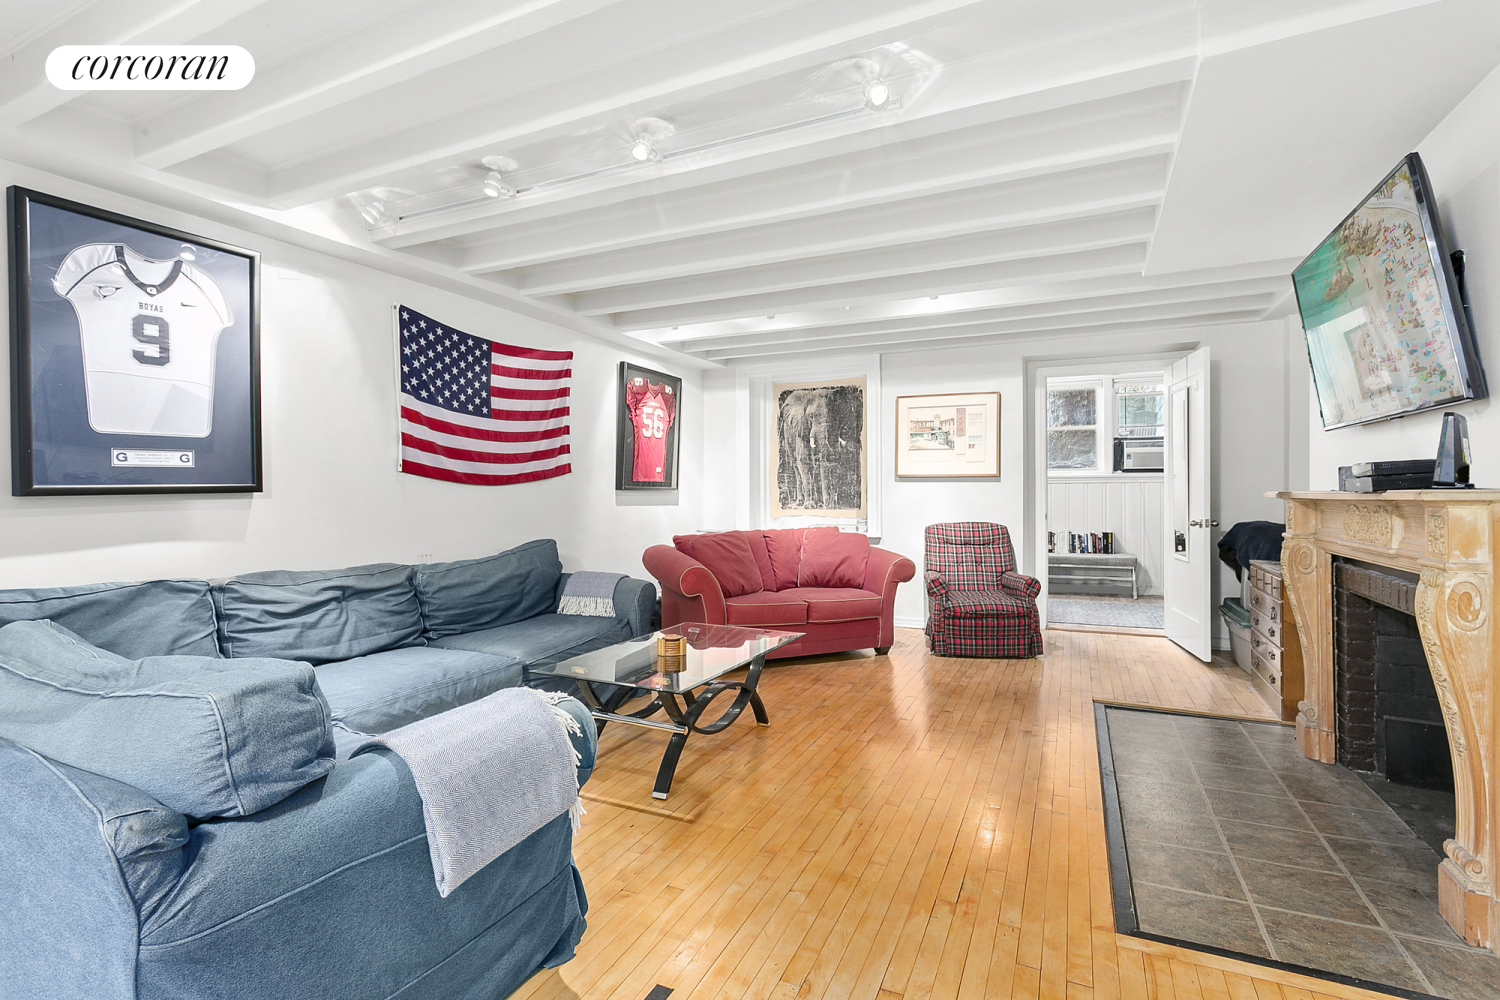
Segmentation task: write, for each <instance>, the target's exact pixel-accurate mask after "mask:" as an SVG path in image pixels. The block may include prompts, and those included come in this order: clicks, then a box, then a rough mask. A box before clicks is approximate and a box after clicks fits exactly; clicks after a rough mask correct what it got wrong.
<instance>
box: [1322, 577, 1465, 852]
mask: <svg viewBox="0 0 1500 1000" xmlns="http://www.w3.org/2000/svg"><path fill="white" fill-rule="evenodd" d="M1333 575H1334V599H1333V618H1334V670H1335V678H1334V684H1335V697H1334V702H1335V709H1336V711H1335V716H1336V720H1335V752H1336V755H1337V759H1338V762H1339V763H1340V764H1343V765H1344V766H1345V767H1348V768H1350V769H1351V770H1353V771H1356V772H1358V773H1359V774H1360V776H1361V777H1362V778H1364V779H1365V781H1366V783H1367V784H1369V785H1370V787H1371V788H1372V789H1373V790H1374V791H1375V792H1376V794H1378V795H1380V797H1381V798H1383V799H1385V800H1386V802H1387V803H1388V804H1390V806H1391V807H1392V808H1393V809H1394V810H1395V811H1396V813H1397V814H1398V815H1400V816H1401V818H1402V819H1403V820H1405V821H1406V823H1407V825H1408V826H1410V827H1411V828H1412V829H1413V830H1414V831H1415V832H1416V833H1417V835H1418V836H1420V837H1421V838H1422V839H1423V840H1424V841H1426V842H1427V843H1428V844H1429V845H1431V846H1432V848H1433V849H1434V850H1435V851H1436V852H1437V853H1438V854H1440V855H1441V854H1442V853H1443V841H1444V840H1446V839H1448V838H1450V837H1452V836H1453V829H1454V818H1453V817H1454V797H1453V763H1452V757H1451V756H1450V754H1449V751H1448V733H1447V729H1446V728H1445V726H1444V724H1443V712H1442V705H1441V703H1440V702H1439V701H1438V696H1437V689H1436V687H1434V685H1433V681H1432V672H1431V671H1430V670H1429V669H1428V667H1427V654H1426V652H1425V651H1424V650H1423V648H1422V638H1421V635H1420V633H1419V632H1418V630H1417V619H1416V616H1415V613H1414V612H1415V609H1416V594H1417V578H1416V576H1414V575H1413V574H1410V573H1403V572H1401V571H1399V570H1393V569H1388V568H1385V567H1375V566H1369V565H1366V564H1363V563H1359V562H1356V561H1354V560H1350V559H1336V560H1335V561H1334V574H1333Z"/></svg>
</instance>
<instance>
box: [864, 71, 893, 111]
mask: <svg viewBox="0 0 1500 1000" xmlns="http://www.w3.org/2000/svg"><path fill="white" fill-rule="evenodd" d="M890 99H891V88H890V87H888V86H886V83H885V81H884V80H881V79H880V78H879V77H876V78H875V79H874V80H871V81H870V82H869V83H867V84H865V106H866V107H869V108H872V109H873V108H883V107H885V105H886V102H887V101H889V100H890Z"/></svg>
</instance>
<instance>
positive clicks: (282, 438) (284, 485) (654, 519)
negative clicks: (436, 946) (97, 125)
mask: <svg viewBox="0 0 1500 1000" xmlns="http://www.w3.org/2000/svg"><path fill="white" fill-rule="evenodd" d="M0 184H22V185H24V186H27V187H32V188H35V189H38V190H41V191H45V192H48V193H51V194H56V195H61V196H63V197H67V198H73V199H75V200H77V201H81V202H84V203H87V204H92V205H97V206H100V207H103V208H108V209H112V210H114V211H118V212H123V213H125V214H127V215H131V216H135V217H137V218H142V219H146V220H148V221H151V222H156V223H160V224H163V225H168V226H173V227H176V228H180V229H185V230H187V231H189V232H194V233H198V234H201V235H203V236H205V237H207V238H211V239H218V240H223V241H226V242H229V243H233V244H237V245H239V246H244V247H248V248H250V249H255V250H259V251H260V252H261V253H262V255H263V257H262V279H263V280H262V292H261V365H262V368H261V384H262V404H263V418H262V419H263V436H264V462H265V485H266V489H265V492H264V493H261V494H255V495H249V494H245V495H224V496H175V497H174V496H161V497H133V496H126V497H11V496H3V497H0V525H3V531H0V587H31V586H51V585H63V584H73V583H86V582H98V581H105V580H118V579H150V578H154V577H164V576H184V577H215V576H226V575H230V574H233V573H238V572H244V571H250V570H257V569H278V568H285V569H314V568H333V567H338V566H346V565H352V564H356V563H361V562H377V561H391V562H413V561H416V560H418V559H419V557H421V556H423V555H427V556H429V557H430V558H431V559H432V560H447V559H460V558H467V557H472V556H478V555H484V554H486V553H490V552H494V551H497V550H498V549H501V548H504V547H507V546H510V545H514V544H517V543H519V542H523V541H526V540H528V539H532V538H540V537H552V538H556V539H557V540H558V543H559V547H560V549H561V551H562V558H563V564H564V566H565V567H566V568H567V569H569V570H574V569H598V570H612V571H616V572H623V573H630V574H632V575H634V576H637V577H643V578H647V579H649V577H647V576H646V574H645V571H644V570H643V569H642V567H641V562H640V557H641V553H642V551H644V549H645V548H646V547H647V546H648V545H651V544H654V543H656V542H659V541H664V540H667V539H669V538H670V537H671V535H672V534H673V533H674V532H681V531H685V530H687V531H691V530H693V529H695V528H697V527H698V525H699V521H700V519H701V472H700V468H699V465H698V462H699V456H700V455H701V454H702V453H703V430H702V428H703V422H702V404H701V395H700V391H699V390H700V386H701V378H700V377H699V375H698V374H697V373H696V372H695V371H693V370H691V369H688V370H673V369H672V368H671V366H670V365H664V364H663V363H662V362H659V361H656V360H655V359H650V358H634V357H632V356H630V355H628V354H626V353H624V352H622V351H621V350H619V349H616V348H614V347H611V346H608V345H605V344H603V343H601V342H599V341H595V340H593V339H591V338H589V337H586V336H584V335H581V334H577V333H573V332H570V331H567V330H563V329H560V328H558V327H556V326H553V325H551V324H548V323H546V322H543V321H541V320H536V319H531V318H528V317H524V316H520V315H517V314H514V313H511V312H508V311H506V310H504V309H501V308H498V307H495V306H493V305H490V304H487V303H483V302H479V301H475V300H473V299H470V298H466V297H464V296H461V295H458V294H454V293H452V292H447V291H439V290H436V289H434V288H431V287H429V286H425V285H423V284H420V283H417V282H414V281H409V280H405V279H401V278H396V277H393V276H391V275H389V274H385V273H382V272H377V271H374V270H371V269H369V268H366V267H362V266H359V265H356V264H351V263H348V262H346V261H341V260H336V259H333V258H330V257H327V256H324V255H322V254H317V253H314V252H311V251H308V250H303V249H299V248H296V247H292V246H287V245H283V244H279V243H276V242H274V241H270V240H267V239H265V238H262V237H257V236H252V235H250V234H248V233H243V232H239V231H236V230H233V229H229V228H226V227H224V226H221V225H215V224H209V223H205V222H203V221H201V220H198V219H194V218H192V217H190V216H186V215H183V214H181V213H179V212H173V211H168V210H165V209H161V208H158V207H153V206H151V205H148V204H144V203H141V202H138V201H134V200H132V199H129V198H123V197H119V196H116V195H112V194H109V193H107V192H103V191H100V190H98V189H94V188H90V187H87V186H84V185H80V184H77V183H73V182H70V181H67V180H64V179H62V178H58V177H53V176H50V175H47V174H42V173H38V172H36V171H33V170H29V169H25V168H22V167H18V166H15V165H12V164H7V163H4V162H3V161H0ZM396 301H400V302H404V303H406V304H409V305H411V306H413V307H415V308H417V309H420V310H421V311H422V312H424V313H427V314H429V315H435V316H439V317H442V318H443V319H444V320H445V321H446V322H448V323H451V324H452V325H453V326H455V327H457V328H459V329H462V330H467V331H469V332H472V333H475V334H479V335H483V336H490V337H494V338H495V339H497V340H502V341H506V342H509V343H516V344H521V345H525V346H531V347H545V348H553V349H564V350H568V349H570V350H573V351H574V352H575V361H574V366H573V402H572V405H573V422H572V448H573V469H574V471H573V473H572V474H571V475H567V476H563V477H560V478H558V479H552V480H547V481H544V482H539V483H528V484H524V485H518V486H502V487H481V486H461V485H457V484H450V483H443V482H438V481H435V480H427V479H420V478H417V477H414V476H407V475H402V474H400V473H398V472H397V471H396V457H397V430H396V396H395V394H396V379H395V372H394V364H395V362H394V349H393V347H392V337H393V333H392V328H391V305H392V303H393V302H396ZM625 359H630V360H637V361H640V362H641V363H643V364H646V365H647V366H648V367H651V368H657V369H661V368H666V369H668V370H671V371H672V373H673V374H676V375H680V376H682V377H683V379H684V385H683V389H684V392H683V400H682V407H683V417H684V419H683V427H684V428H685V431H684V439H683V444H682V475H681V483H682V489H681V490H680V491H678V493H677V494H662V495H658V494H652V495H649V496H644V497H638V496H637V495H634V494H629V495H617V494H616V492H615V489H614V461H615V458H614V455H615V446H614V420H615V410H614V406H615V382H616V378H617V376H616V371H617V365H618V363H619V362H620V361H621V360H625ZM5 366H8V357H7V359H5V360H0V370H3V369H4V368H5ZM3 378H4V379H5V384H6V385H8V384H9V372H8V370H5V371H4V373H3ZM0 421H3V422H4V426H5V431H4V433H3V434H0V448H4V449H6V450H7V464H8V450H9V448H10V434H9V410H8V408H7V409H6V412H5V415H4V416H3V417H0ZM669 501H671V503H670V505H667V502H669Z"/></svg>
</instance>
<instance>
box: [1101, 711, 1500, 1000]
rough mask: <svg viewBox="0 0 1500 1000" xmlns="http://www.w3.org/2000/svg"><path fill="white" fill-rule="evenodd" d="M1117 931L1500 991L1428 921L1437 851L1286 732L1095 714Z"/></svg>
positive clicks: (1484, 967) (1420, 982)
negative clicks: (1306, 753)
mask: <svg viewBox="0 0 1500 1000" xmlns="http://www.w3.org/2000/svg"><path fill="white" fill-rule="evenodd" d="M1095 721H1096V726H1097V730H1098V735H1099V764H1100V769H1101V777H1102V779H1103V781H1102V787H1103V790H1104V811H1105V827H1106V830H1107V832H1108V836H1109V848H1110V850H1109V861H1110V877H1111V884H1112V887H1113V890H1114V905H1115V925H1116V930H1117V931H1119V932H1120V933H1122V934H1131V935H1134V936H1137V937H1144V938H1149V939H1151V940H1156V941H1165V942H1168V943H1171V944H1176V945H1181V946H1183V947H1187V948H1194V949H1198V950H1201V951H1208V952H1213V953H1216V954H1223V955H1230V956H1233V957H1236V958H1241V959H1245V960H1248V961H1251V962H1256V963H1259V964H1263V965H1270V966H1275V967H1278V968H1283V969H1288V970H1290V971H1294V972H1300V973H1303V974H1305V975H1311V976H1317V977H1320V978H1323V979H1328V980H1332V981H1335V982H1341V983H1346V984H1349V985H1354V986H1360V987H1363V988H1365V989H1373V990H1379V991H1384V992H1387V993H1394V994H1396V995H1399V996H1408V997H1424V996H1437V997H1443V998H1446V1000H1492V998H1494V997H1496V996H1500V957H1497V956H1495V955H1493V954H1491V953H1490V952H1488V951H1483V950H1480V949H1476V948H1469V947H1467V946H1466V945H1465V944H1464V943H1463V941H1462V939H1460V938H1459V937H1458V936H1457V935H1456V934H1454V933H1453V931H1452V930H1450V929H1449V927H1448V925H1447V923H1446V922H1444V920H1443V918H1442V917H1441V916H1440V915H1439V914H1438V910H1437V866H1438V862H1439V860H1440V857H1439V855H1438V854H1437V853H1436V852H1435V851H1434V850H1433V849H1432V848H1431V847H1429V846H1428V845H1426V844H1424V843H1423V842H1422V841H1421V840H1420V839H1419V838H1418V837H1417V835H1416V834H1415V833H1413V832H1412V831H1411V830H1410V829H1408V828H1407V826H1406V825H1405V824H1404V823H1402V821H1401V820H1400V818H1399V817H1398V816H1397V815H1396V813H1395V812H1393V811H1392V810H1391V808H1390V807H1389V806H1387V805H1386V804H1385V803H1384V802H1383V801H1381V799H1380V798H1379V797H1378V796H1376V795H1375V793H1374V792H1372V791H1371V790H1370V789H1369V788H1368V787H1367V786H1366V785H1365V784H1364V782H1362V781H1361V780H1360V779H1359V777H1358V776H1357V775H1355V773H1354V772H1352V771H1350V770H1347V769H1346V768H1342V767H1339V766H1337V765H1331V764H1320V763H1318V762H1316V761H1311V760H1308V759H1307V758H1305V757H1303V756H1302V755H1301V753H1299V752H1298V750H1297V747H1296V741H1295V730H1293V729H1292V728H1291V727H1289V726H1283V725H1279V724H1276V723H1264V722H1251V721H1238V720H1231V719H1221V718H1211V717H1206V716H1201V715H1183V714H1175V713H1168V712H1160V711H1148V710H1141V709H1135V708H1124V707H1119V706H1112V705H1111V706H1106V705H1102V704H1096V705H1095Z"/></svg>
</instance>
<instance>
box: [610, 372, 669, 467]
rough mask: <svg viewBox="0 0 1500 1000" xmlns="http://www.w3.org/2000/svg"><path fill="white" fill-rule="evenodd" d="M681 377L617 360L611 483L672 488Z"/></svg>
mask: <svg viewBox="0 0 1500 1000" xmlns="http://www.w3.org/2000/svg"><path fill="white" fill-rule="evenodd" d="M681 400H682V379H680V378H676V377H674V376H672V375H667V374H665V373H663V372H658V371H652V370H651V369H650V368H642V367H640V366H639V365H633V364H631V363H630V362H628V361H622V362H620V409H619V416H618V418H617V420H616V424H615V427H616V429H615V489H617V490H675V489H676V488H677V458H678V451H679V448H678V441H679V440H680V435H679V433H678V431H679V429H680V428H679V425H680V423H681V411H680V408H679V404H680V403H681Z"/></svg>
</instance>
